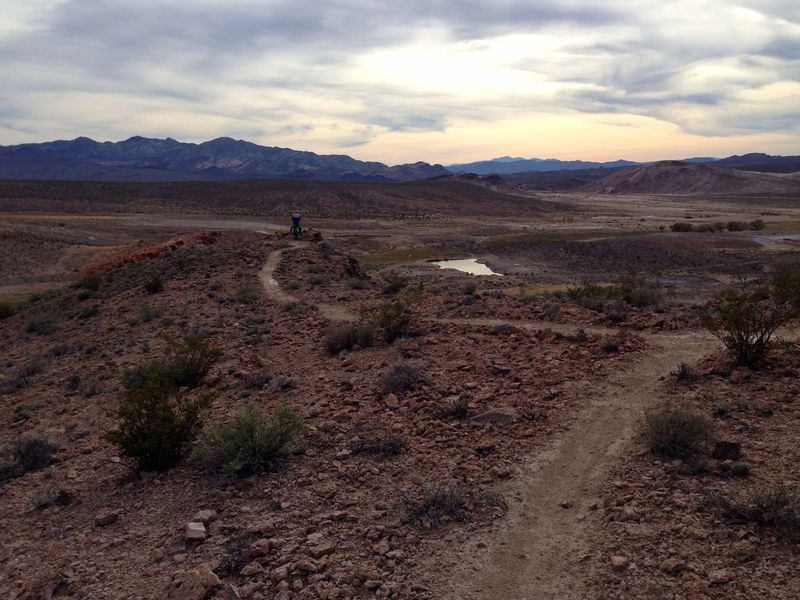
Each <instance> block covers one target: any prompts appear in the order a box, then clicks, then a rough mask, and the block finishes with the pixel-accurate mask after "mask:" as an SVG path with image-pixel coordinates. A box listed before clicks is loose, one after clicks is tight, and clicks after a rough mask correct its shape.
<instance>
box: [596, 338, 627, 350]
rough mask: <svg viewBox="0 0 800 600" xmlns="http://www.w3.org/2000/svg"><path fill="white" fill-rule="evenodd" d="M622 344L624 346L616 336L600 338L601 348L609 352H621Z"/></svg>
mask: <svg viewBox="0 0 800 600" xmlns="http://www.w3.org/2000/svg"><path fill="white" fill-rule="evenodd" d="M620 346H622V342H621V341H620V340H619V339H618V338H615V337H611V336H606V337H604V338H603V339H601V340H600V350H602V351H603V352H605V353H607V354H613V353H614V352H619V349H620Z"/></svg>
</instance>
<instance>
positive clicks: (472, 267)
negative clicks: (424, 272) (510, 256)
mask: <svg viewBox="0 0 800 600" xmlns="http://www.w3.org/2000/svg"><path fill="white" fill-rule="evenodd" d="M433 264H435V265H436V266H438V267H441V268H442V269H456V270H457V271H463V272H464V273H469V274H470V275H499V276H500V277H502V276H503V274H502V273H495V272H494V271H492V270H491V269H490V268H489V267H487V266H486V265H485V264H483V263H479V262H478V259H476V258H462V259H458V260H435V261H433Z"/></svg>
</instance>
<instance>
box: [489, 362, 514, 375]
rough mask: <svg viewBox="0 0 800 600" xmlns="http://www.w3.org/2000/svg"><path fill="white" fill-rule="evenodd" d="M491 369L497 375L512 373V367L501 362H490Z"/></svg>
mask: <svg viewBox="0 0 800 600" xmlns="http://www.w3.org/2000/svg"><path fill="white" fill-rule="evenodd" d="M489 369H491V370H492V371H493V372H494V373H495V374H497V375H508V374H509V373H511V367H509V366H507V365H502V364H499V363H492V364H490V365H489Z"/></svg>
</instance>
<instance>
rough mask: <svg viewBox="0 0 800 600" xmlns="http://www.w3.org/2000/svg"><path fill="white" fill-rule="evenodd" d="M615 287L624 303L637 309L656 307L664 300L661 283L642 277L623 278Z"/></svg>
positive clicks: (664, 294) (664, 295)
mask: <svg viewBox="0 0 800 600" xmlns="http://www.w3.org/2000/svg"><path fill="white" fill-rule="evenodd" d="M615 287H616V289H617V290H618V293H619V295H620V296H621V297H622V299H623V300H624V301H625V302H627V303H628V304H632V305H633V306H636V307H638V308H642V307H644V306H657V305H660V304H663V303H664V302H665V300H666V293H665V290H664V287H663V286H662V285H661V283H659V282H658V281H654V280H649V279H646V278H644V277H625V278H623V279H621V280H620V281H619V282H618V283H617V284H616V286H615Z"/></svg>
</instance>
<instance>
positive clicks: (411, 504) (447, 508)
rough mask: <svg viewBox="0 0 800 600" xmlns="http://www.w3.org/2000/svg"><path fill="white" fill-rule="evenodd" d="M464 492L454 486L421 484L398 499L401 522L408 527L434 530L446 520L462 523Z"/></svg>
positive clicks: (464, 501) (464, 505)
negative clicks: (414, 526)
mask: <svg viewBox="0 0 800 600" xmlns="http://www.w3.org/2000/svg"><path fill="white" fill-rule="evenodd" d="M465 507H466V499H465V497H464V492H463V491H462V490H461V489H460V488H459V487H456V486H452V487H450V486H441V487H440V486H437V485H433V484H423V485H421V486H419V487H418V488H417V489H416V490H412V491H411V492H404V493H403V495H402V497H401V499H400V511H401V520H402V521H403V523H406V524H409V525H416V526H419V527H424V528H427V529H435V528H437V527H439V526H440V525H441V524H442V523H444V522H445V521H447V520H455V521H464V520H465V519H466V513H465V511H464V509H465Z"/></svg>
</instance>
